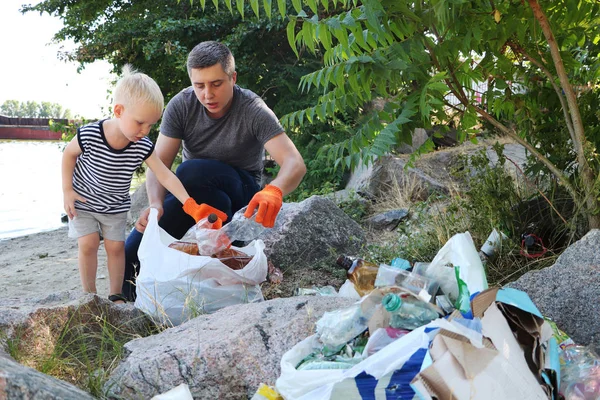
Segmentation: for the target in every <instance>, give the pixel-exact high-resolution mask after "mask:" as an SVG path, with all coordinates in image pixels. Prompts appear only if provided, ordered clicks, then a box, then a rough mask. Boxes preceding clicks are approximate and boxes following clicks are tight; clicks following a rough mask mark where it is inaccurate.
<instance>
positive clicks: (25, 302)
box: [0, 291, 155, 358]
mask: <svg viewBox="0 0 600 400" xmlns="http://www.w3.org/2000/svg"><path fill="white" fill-rule="evenodd" d="M104 322H106V323H108V324H110V325H112V326H113V327H115V329H118V330H119V331H120V332H121V333H123V334H126V335H130V336H132V337H139V336H142V335H147V334H149V333H151V332H152V331H153V330H154V329H155V325H154V324H153V323H152V322H151V320H150V319H149V318H148V317H147V316H146V315H145V314H144V313H143V312H141V311H140V310H138V309H136V308H135V307H133V304H121V305H116V304H114V303H112V302H111V301H109V300H105V299H103V298H100V297H98V296H96V295H93V294H83V293H81V292H78V291H63V292H59V293H55V294H51V295H49V296H47V297H44V298H40V299H36V298H33V299H28V298H6V299H2V304H1V305H0V338H3V339H4V340H7V339H18V340H19V343H20V346H19V347H20V353H22V354H23V357H25V358H29V357H30V356H33V357H38V358H39V357H40V356H46V355H48V354H49V353H48V354H42V353H44V351H45V352H51V351H52V349H53V348H54V347H55V345H56V344H57V343H58V341H59V340H61V338H62V339H64V335H65V332H73V333H75V332H78V330H81V329H83V330H85V331H89V330H90V329H94V327H97V328H98V329H100V328H101V326H102V324H103V323H104ZM4 345H5V343H2V341H0V348H1V347H3V346H4Z"/></svg>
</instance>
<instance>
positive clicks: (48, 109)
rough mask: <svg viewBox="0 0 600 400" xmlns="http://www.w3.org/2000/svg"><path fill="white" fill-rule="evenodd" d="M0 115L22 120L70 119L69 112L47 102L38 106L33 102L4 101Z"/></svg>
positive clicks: (0, 108) (0, 107)
mask: <svg viewBox="0 0 600 400" xmlns="http://www.w3.org/2000/svg"><path fill="white" fill-rule="evenodd" d="M0 114H3V115H6V116H7V117H23V118H59V119H62V118H64V119H70V118H71V110H69V109H66V110H64V111H63V107H62V106H61V105H60V104H57V103H50V102H48V101H43V102H42V103H41V104H38V103H37V102H35V101H27V102H20V101H18V100H6V101H5V102H4V104H2V105H1V106H0Z"/></svg>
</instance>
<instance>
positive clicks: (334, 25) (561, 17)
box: [284, 0, 600, 227]
mask: <svg viewBox="0 0 600 400" xmlns="http://www.w3.org/2000/svg"><path fill="white" fill-rule="evenodd" d="M292 4H293V10H289V11H291V12H292V13H293V14H294V15H290V17H289V18H290V21H289V23H288V26H287V33H288V41H289V42H290V45H291V46H292V48H293V49H295V51H298V50H302V49H307V50H308V51H309V52H311V53H315V54H321V55H322V57H323V62H324V65H323V67H322V68H320V69H317V70H315V71H313V72H312V73H310V74H307V75H305V76H304V77H303V78H302V80H301V84H300V89H301V90H302V91H303V92H309V91H312V92H317V93H319V99H318V101H317V102H316V104H315V105H313V106H312V107H308V108H305V109H302V110H298V111H296V112H293V113H291V114H289V115H287V116H285V117H284V122H285V123H286V124H287V125H289V126H294V125H300V126H302V125H304V124H307V123H308V124H309V123H312V122H313V121H315V120H320V121H324V120H327V119H330V118H335V116H336V115H337V114H338V113H339V112H341V111H345V112H349V110H354V111H355V112H357V113H359V114H360V115H361V118H360V124H359V125H358V126H357V127H356V129H355V130H354V132H353V134H352V135H351V136H349V137H348V138H346V139H345V140H343V141H341V142H339V143H337V144H334V145H332V146H329V147H328V148H327V149H326V152H327V154H328V157H329V159H330V160H331V161H334V160H335V161H336V162H337V163H341V165H343V166H349V167H352V166H353V165H356V164H357V163H358V162H359V161H363V162H369V161H370V160H372V159H373V157H374V156H379V155H382V154H385V153H386V152H389V151H390V150H392V149H393V147H394V146H395V145H396V144H398V143H400V142H402V141H408V140H409V139H410V134H411V132H412V130H413V129H414V127H416V126H420V127H429V126H431V124H433V123H436V124H455V125H456V127H457V128H458V132H459V135H460V137H461V138H463V139H464V138H469V137H472V136H473V135H474V134H475V133H476V132H477V128H479V126H480V124H481V123H482V122H484V123H486V124H488V125H489V126H491V127H493V128H494V129H495V130H497V131H500V132H502V133H503V134H506V135H509V136H511V137H512V138H513V139H514V140H516V141H517V142H519V143H521V144H522V145H523V146H525V147H526V148H527V149H528V151H529V152H530V153H531V154H532V155H533V156H534V157H535V158H536V159H537V160H538V166H539V167H540V168H542V169H544V170H545V171H547V172H549V173H550V174H551V175H552V176H553V177H554V178H555V179H556V180H557V181H558V182H559V183H560V184H561V185H562V186H563V187H564V188H566V190H567V191H568V192H569V193H570V195H571V196H572V197H573V199H574V200H575V202H576V204H577V205H578V207H581V208H582V209H585V210H586V211H587V213H588V216H589V222H590V226H593V227H598V226H600V218H599V217H598V216H597V214H598V211H600V209H599V203H598V180H597V179H598V178H597V176H598V173H597V172H598V171H597V164H598V163H597V161H596V143H595V142H594V141H593V139H594V138H592V137H591V136H590V135H586V130H585V123H584V120H583V119H582V118H583V116H582V114H581V113H580V110H579V105H578V95H580V94H581V92H582V91H585V90H588V88H589V87H590V86H593V85H595V84H596V82H597V81H598V73H599V68H598V65H599V64H598V54H599V52H598V42H599V41H600V32H599V29H600V28H599V27H600V24H599V22H600V20H599V19H600V16H599V12H598V11H600V4H598V2H596V1H592V0H557V1H553V2H548V1H544V2H540V1H538V0H528V1H521V0H519V1H517V0H496V1H478V0H431V1H417V2H414V1H406V0H339V1H336V0H333V1H332V2H329V1H328V0H322V1H321V2H317V1H316V0H295V1H293V2H292ZM340 6H341V7H342V10H339V7H340ZM335 7H338V11H336V12H334V13H330V10H331V9H333V8H335ZM478 85H485V90H484V91H483V93H477V92H476V90H475V89H476V88H477V87H478ZM376 99H382V104H383V105H384V106H383V107H375V108H374V107H371V105H372V102H373V101H374V100H376ZM551 110H552V111H559V113H558V114H556V113H554V114H553V115H550V113H551ZM557 119H559V120H560V123H557V124H556V122H558V121H557ZM551 121H552V122H553V123H555V125H554V126H555V127H556V135H554V136H553V137H547V136H543V132H544V129H541V126H542V125H544V124H548V123H550V122H551ZM557 146H562V147H561V150H562V149H568V150H565V151H563V152H562V154H560V156H561V157H562V156H564V157H566V159H561V160H557V157H556V155H557V154H556V153H555V152H554V150H553V149H554V148H556V147H557ZM430 147H431V142H426V143H425V144H424V147H423V149H422V150H425V149H427V148H430ZM561 164H562V165H561ZM567 166H569V167H570V168H567Z"/></svg>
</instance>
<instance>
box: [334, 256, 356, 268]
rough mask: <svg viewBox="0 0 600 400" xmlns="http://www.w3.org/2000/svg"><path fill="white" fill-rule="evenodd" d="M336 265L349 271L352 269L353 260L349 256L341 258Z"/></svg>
mask: <svg viewBox="0 0 600 400" xmlns="http://www.w3.org/2000/svg"><path fill="white" fill-rule="evenodd" d="M336 263H337V265H339V266H340V267H343V268H345V269H347V270H349V269H350V267H352V259H351V258H350V257H348V256H344V255H341V256H339V257H338V259H337V261H336Z"/></svg>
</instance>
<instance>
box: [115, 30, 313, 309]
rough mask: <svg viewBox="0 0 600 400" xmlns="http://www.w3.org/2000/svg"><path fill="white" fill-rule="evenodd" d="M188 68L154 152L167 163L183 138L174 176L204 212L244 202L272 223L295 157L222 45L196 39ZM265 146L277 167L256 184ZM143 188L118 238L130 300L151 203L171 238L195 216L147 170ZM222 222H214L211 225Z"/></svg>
mask: <svg viewBox="0 0 600 400" xmlns="http://www.w3.org/2000/svg"><path fill="white" fill-rule="evenodd" d="M187 70H188V74H189V76H190V80H191V83H192V86H191V87H188V88H186V89H184V90H182V91H181V92H179V93H178V94H177V95H176V96H175V97H173V99H171V101H170V102H169V104H168V105H167V108H166V110H165V113H164V115H163V119H162V123H161V126H160V134H159V136H158V139H157V142H156V153H157V154H158V156H159V157H160V159H161V160H162V162H163V163H164V164H165V165H166V166H167V167H169V168H170V167H171V166H172V165H173V160H174V159H175V157H176V155H177V153H178V152H179V148H180V146H181V145H183V153H182V155H183V157H182V158H183V162H182V163H181V165H180V166H179V167H178V168H177V172H176V175H177V177H178V178H179V180H181V182H182V183H183V185H184V187H185V188H186V190H187V191H188V193H189V194H190V196H191V197H193V198H194V199H195V200H196V202H197V203H199V204H200V205H201V207H202V208H203V211H204V213H205V214H206V216H208V215H209V214H210V213H212V212H215V211H222V212H224V213H226V214H227V217H228V218H231V216H232V215H233V214H234V213H235V212H236V211H238V210H239V209H241V208H242V207H244V206H245V205H248V209H247V210H246V214H245V215H246V216H251V215H252V214H253V213H254V212H255V211H256V213H257V216H256V221H257V222H259V223H262V224H263V225H264V226H266V227H272V226H273V224H274V222H275V218H276V217H277V213H278V212H279V209H280V208H281V204H282V201H283V200H282V198H283V196H285V195H287V194H288V193H290V192H292V191H293V190H294V189H296V187H298V185H299V184H300V181H301V180H302V178H303V177H304V174H305V173H306V166H305V165H304V161H303V160H302V156H301V155H300V153H299V152H298V150H297V149H296V146H295V145H294V144H293V143H292V141H291V140H290V138H289V137H288V136H287V135H286V134H285V132H284V131H283V128H282V127H281V125H280V124H279V120H278V119H277V117H276V116H275V114H274V113H273V112H272V111H271V110H270V109H269V108H268V107H267V105H266V104H265V103H264V102H263V101H262V99H261V98H260V97H258V96H257V95H256V94H254V93H253V92H251V91H250V90H246V89H242V88H240V87H239V86H237V85H236V84H235V83H236V79H237V73H236V72H235V61H234V58H233V55H232V54H231V51H230V50H229V49H228V48H227V47H226V46H225V45H223V44H221V43H218V42H213V41H209V42H202V43H200V44H198V45H197V46H196V47H194V49H192V51H191V52H190V54H189V55H188V60H187ZM265 149H266V150H267V151H268V152H269V154H270V155H271V157H273V159H274V160H275V162H277V164H278V165H279V166H280V170H279V173H278V174H277V177H276V178H275V179H274V180H273V181H272V182H271V183H270V184H269V185H266V186H265V188H263V189H262V190H260V187H259V182H260V174H261V171H262V160H263V155H264V150H265ZM146 188H147V190H148V199H149V203H150V207H149V208H148V209H146V210H144V211H143V212H142V213H141V215H140V217H139V218H138V220H137V222H136V225H135V230H132V232H131V233H130V235H129V237H128V238H127V241H126V244H125V255H126V265H125V281H124V283H123V294H124V295H125V296H126V297H127V298H129V299H130V300H133V299H134V298H135V287H134V285H132V284H131V283H130V282H129V281H132V280H133V279H134V276H135V267H136V266H137V265H139V261H138V258H137V250H138V247H139V244H140V241H141V238H142V234H143V232H144V230H145V229H146V225H147V223H148V215H149V212H150V208H156V209H158V215H159V218H160V221H159V225H160V226H161V227H162V228H163V229H164V230H165V231H167V232H168V233H169V234H170V235H171V236H173V237H176V238H180V237H182V236H183V235H184V234H185V232H187V230H188V229H189V228H190V227H191V226H192V225H194V219H192V218H191V217H190V216H189V215H187V214H186V213H185V212H184V210H183V209H182V207H181V204H180V203H179V201H178V200H177V199H176V198H175V197H173V195H171V194H170V193H166V191H165V189H164V188H163V187H162V186H161V185H160V184H159V183H158V181H157V179H156V177H155V176H154V174H153V173H152V171H149V172H148V175H147V180H146ZM222 222H225V221H222V220H219V221H217V226H220V224H221V223H222Z"/></svg>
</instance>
